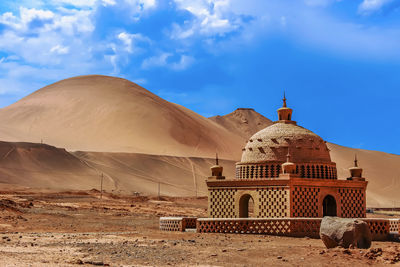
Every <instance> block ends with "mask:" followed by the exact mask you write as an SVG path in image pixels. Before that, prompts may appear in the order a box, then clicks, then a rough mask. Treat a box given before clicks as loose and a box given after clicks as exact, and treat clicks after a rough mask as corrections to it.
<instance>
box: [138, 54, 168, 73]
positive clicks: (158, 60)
mask: <svg viewBox="0 0 400 267" xmlns="http://www.w3.org/2000/svg"><path fill="white" fill-rule="evenodd" d="M170 56H172V54H171V53H161V54H160V55H158V56H152V57H149V58H146V59H145V60H143V62H142V68H143V69H149V68H151V67H162V66H166V65H167V59H168V58H169V57H170Z"/></svg>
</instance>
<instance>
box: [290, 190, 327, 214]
mask: <svg viewBox="0 0 400 267" xmlns="http://www.w3.org/2000/svg"><path fill="white" fill-rule="evenodd" d="M319 192H320V189H319V188H317V187H295V188H294V190H293V191H292V195H293V210H292V217H308V218H315V217H318V195H319Z"/></svg>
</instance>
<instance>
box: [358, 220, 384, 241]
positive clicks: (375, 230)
mask: <svg viewBox="0 0 400 267" xmlns="http://www.w3.org/2000/svg"><path fill="white" fill-rule="evenodd" d="M363 221H366V222H367V223H368V226H369V230H370V231H371V234H372V238H373V240H387V238H388V235H389V232H390V222H389V220H388V219H363Z"/></svg>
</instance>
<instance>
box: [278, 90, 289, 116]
mask: <svg viewBox="0 0 400 267" xmlns="http://www.w3.org/2000/svg"><path fill="white" fill-rule="evenodd" d="M282 100H283V106H282V107H281V108H279V109H278V118H279V120H280V121H286V122H288V121H291V120H292V109H291V108H288V107H287V105H286V92H285V91H283V99H282Z"/></svg>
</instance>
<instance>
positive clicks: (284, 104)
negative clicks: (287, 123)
mask: <svg viewBox="0 0 400 267" xmlns="http://www.w3.org/2000/svg"><path fill="white" fill-rule="evenodd" d="M282 100H283V107H284V108H286V93H285V90H283V99H282Z"/></svg>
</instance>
